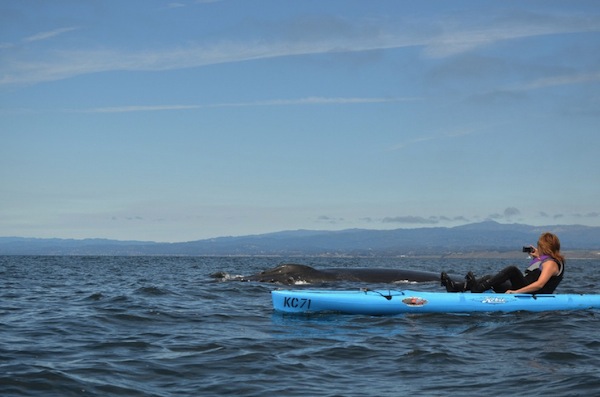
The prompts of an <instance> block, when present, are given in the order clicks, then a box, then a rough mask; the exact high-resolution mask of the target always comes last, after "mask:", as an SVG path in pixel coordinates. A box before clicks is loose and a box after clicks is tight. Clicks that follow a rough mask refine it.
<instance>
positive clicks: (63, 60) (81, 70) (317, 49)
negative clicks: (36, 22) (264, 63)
mask: <svg viewBox="0 0 600 397" xmlns="http://www.w3.org/2000/svg"><path fill="white" fill-rule="evenodd" d="M171 4H178V3H171ZM441 19H442V20H443V18H441ZM401 22H402V23H401ZM405 22H406V21H394V23H390V21H385V22H383V21H375V22H374V21H371V20H370V21H368V22H365V21H347V20H335V21H326V22H325V23H329V24H330V25H331V26H334V25H335V29H334V28H331V26H330V28H329V29H327V28H326V27H322V28H321V29H317V30H318V31H319V33H320V34H314V32H311V31H310V30H307V29H304V30H302V31H300V30H299V31H300V32H301V33H296V34H293V35H289V34H283V33H282V34H278V33H281V32H268V33H270V34H265V35H264V36H263V38H257V39H252V38H248V39H230V40H222V41H217V42H213V43H209V44H195V45H194V44H192V45H189V46H186V47H177V48H167V49H151V50H138V51H130V50H128V51H122V50H118V49H108V50H106V49H102V50H101V49H82V50H79V51H73V50H68V51H67V50H52V49H48V50H46V51H39V50H38V51H35V52H27V51H19V52H15V53H14V54H10V56H9V55H8V54H5V55H7V56H6V57H5V62H3V64H2V65H1V66H0V75H2V76H3V77H2V78H1V79H0V85H7V84H35V83H40V82H44V81H53V80H60V79H67V78H70V77H74V76H78V75H83V74H90V73H99V72H107V71H165V70H174V69H184V68H193V67H201V66H206V65H214V64H219V63H233V62H244V61H249V60H257V59H268V58H277V57H286V56H298V55H308V54H324V53H343V52H362V51H373V50H385V49H398V48H404V47H422V48H423V54H424V55H425V56H428V57H438V58H441V57H448V56H452V55H456V54H459V53H463V52H466V51H471V50H473V49H475V48H478V47H482V46H488V45H491V44H493V43H496V42H499V41H505V40H512V39H517V38H526V37H533V36H542V35H553V34H558V33H575V32H589V31H600V21H599V20H596V19H593V18H587V19H586V18H578V17H564V18H562V19H558V18H555V17H553V18H541V17H538V18H537V19H530V20H527V21H526V20H523V21H517V22H514V21H513V22H510V23H508V22H506V21H479V22H478V23H479V24H480V26H473V25H474V23H471V25H470V27H467V28H462V27H461V28H456V26H464V25H465V24H464V23H462V22H464V21H450V22H446V23H444V22H438V21H435V22H431V21H424V22H423V23H422V24H421V25H424V27H423V26H421V25H418V26H417V24H414V23H413V24H408V23H405ZM340 25H341V26H340ZM445 25H448V27H447V26H445ZM74 29H77V28H75V27H68V28H62V29H56V30H53V31H48V32H43V33H39V34H36V35H33V36H30V37H28V38H26V39H25V41H26V42H30V43H31V42H35V41H42V40H47V39H49V38H52V37H56V36H58V35H61V34H63V33H66V32H69V31H72V30H74ZM277 29H284V28H283V27H281V26H280V27H277ZM264 37H278V38H279V39H273V40H265V39H264ZM11 56H12V58H11ZM538 84H542V82H540V83H538ZM546 84H548V82H546Z"/></svg>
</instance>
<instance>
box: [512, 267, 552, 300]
mask: <svg viewBox="0 0 600 397" xmlns="http://www.w3.org/2000/svg"><path fill="white" fill-rule="evenodd" d="M557 274H558V265H557V264H556V262H554V261H546V262H544V265H543V266H542V273H541V274H540V277H539V278H538V279H537V280H535V281H534V282H533V283H531V284H529V285H526V286H524V287H523V288H519V289H518V290H510V289H509V290H508V291H506V293H507V294H527V293H530V292H534V291H537V290H539V289H541V288H543V287H544V285H546V283H547V282H548V280H550V277H552V276H555V275H557Z"/></svg>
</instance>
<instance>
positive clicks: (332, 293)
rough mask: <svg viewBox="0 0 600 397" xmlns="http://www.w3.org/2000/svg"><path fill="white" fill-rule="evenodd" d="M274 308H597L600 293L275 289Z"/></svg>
mask: <svg viewBox="0 0 600 397" xmlns="http://www.w3.org/2000/svg"><path fill="white" fill-rule="evenodd" d="M271 297H272V300H273V308H274V309H275V310H276V311H278V312H284V313H321V312H333V313H345V314H367V315H391V314H401V313H472V312H514V311H536V312H539V311H552V310H585V309H594V308H600V295H584V294H539V295H531V294H497V293H494V292H484V293H470V292H467V293H446V292H420V291H412V290H366V289H361V290H340V291H338V290H274V291H271Z"/></svg>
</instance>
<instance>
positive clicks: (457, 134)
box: [388, 127, 482, 152]
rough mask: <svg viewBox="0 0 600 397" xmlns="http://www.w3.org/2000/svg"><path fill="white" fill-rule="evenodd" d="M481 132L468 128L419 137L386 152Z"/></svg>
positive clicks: (393, 146)
mask: <svg viewBox="0 0 600 397" xmlns="http://www.w3.org/2000/svg"><path fill="white" fill-rule="evenodd" d="M481 131H482V129H480V128H473V127H469V128H463V129H456V130H451V131H446V132H444V133H441V134H437V135H427V136H420V137H417V138H413V139H409V140H407V141H405V142H401V143H397V144H395V145H392V146H391V147H390V148H389V149H388V151H392V152H393V151H398V150H403V149H406V148H407V147H409V146H412V145H417V144H420V143H424V142H430V141H435V140H439V139H454V138H461V137H465V136H468V135H473V134H477V133H480V132H481Z"/></svg>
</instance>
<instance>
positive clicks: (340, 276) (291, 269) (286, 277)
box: [213, 264, 440, 285]
mask: <svg viewBox="0 0 600 397" xmlns="http://www.w3.org/2000/svg"><path fill="white" fill-rule="evenodd" d="M225 275H226V273H222V272H219V273H215V274H213V277H215V278H225ZM232 279H233V280H238V281H258V282H263V283H278V284H287V285H293V284H302V283H306V284H313V283H320V282H332V281H364V282H369V283H395V282H425V281H439V279H440V275H439V273H433V272H423V271H416V270H402V269H380V268H373V269H371V268H327V269H320V270H319V269H315V268H314V267H310V266H307V265H298V264H283V265H279V266H277V267H274V268H272V269H267V270H265V271H262V272H260V273H257V274H253V275H251V276H239V277H234V278H232Z"/></svg>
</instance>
